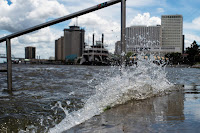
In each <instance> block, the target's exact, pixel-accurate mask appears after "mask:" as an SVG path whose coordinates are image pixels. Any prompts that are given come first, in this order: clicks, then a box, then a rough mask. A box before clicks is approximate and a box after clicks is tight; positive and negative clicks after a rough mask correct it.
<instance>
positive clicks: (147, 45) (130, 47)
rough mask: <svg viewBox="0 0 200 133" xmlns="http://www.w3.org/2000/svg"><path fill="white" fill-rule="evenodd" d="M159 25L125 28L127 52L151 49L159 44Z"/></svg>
mask: <svg viewBox="0 0 200 133" xmlns="http://www.w3.org/2000/svg"><path fill="white" fill-rule="evenodd" d="M160 41H161V26H160V25H157V26H131V27H127V28H126V45H127V52H139V51H143V50H147V51H149V50H151V49H152V47H158V46H160Z"/></svg>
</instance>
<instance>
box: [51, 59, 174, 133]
mask: <svg viewBox="0 0 200 133" xmlns="http://www.w3.org/2000/svg"><path fill="white" fill-rule="evenodd" d="M152 58H153V57H152ZM138 59H139V60H138V65H137V66H132V67H125V66H124V67H113V70H114V71H116V73H117V74H115V75H113V76H111V77H107V79H106V80H105V81H104V82H102V83H100V84H99V85H97V86H96V87H95V88H96V93H95V94H94V95H93V96H91V97H90V98H89V99H88V100H87V101H86V102H85V105H84V107H83V108H82V109H80V110H78V111H74V112H70V113H69V112H68V110H67V109H65V108H63V107H62V105H61V103H58V105H59V107H60V108H61V109H62V110H63V111H64V112H65V115H66V117H65V118H64V119H63V120H62V121H61V122H60V123H59V124H57V125H55V127H53V128H51V129H49V133H60V132H63V131H66V130H68V129H70V128H72V127H74V126H76V125H78V124H81V123H83V122H85V121H86V120H88V119H90V118H92V117H93V116H95V115H99V114H101V113H102V112H103V111H104V110H105V109H106V108H107V107H113V106H116V105H119V104H123V103H125V102H127V101H130V100H133V99H135V100H141V99H147V98H149V97H153V96H156V95H162V94H165V93H167V92H169V91H170V90H171V88H172V87H173V86H174V85H173V84H172V83H170V82H169V81H168V80H167V78H166V72H165V68H164V67H161V66H158V65H156V64H153V63H152V60H151V58H150V59H149V60H145V59H143V58H142V56H141V57H138Z"/></svg>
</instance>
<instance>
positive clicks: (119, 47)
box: [115, 41, 121, 55]
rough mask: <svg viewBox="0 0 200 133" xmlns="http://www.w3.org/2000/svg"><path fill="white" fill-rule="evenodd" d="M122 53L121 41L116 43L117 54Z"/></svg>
mask: <svg viewBox="0 0 200 133" xmlns="http://www.w3.org/2000/svg"><path fill="white" fill-rule="evenodd" d="M120 54H121V41H117V42H116V43H115V55H120Z"/></svg>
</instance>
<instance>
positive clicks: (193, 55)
mask: <svg viewBox="0 0 200 133" xmlns="http://www.w3.org/2000/svg"><path fill="white" fill-rule="evenodd" d="M186 53H187V54H188V57H187V58H188V61H189V64H190V65H194V64H195V63H196V62H198V61H200V57H199V54H200V50H199V45H198V44H197V42H196V41H194V42H193V43H192V44H191V47H188V48H186Z"/></svg>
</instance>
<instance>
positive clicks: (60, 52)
mask: <svg viewBox="0 0 200 133" xmlns="http://www.w3.org/2000/svg"><path fill="white" fill-rule="evenodd" d="M64 50H65V49H64V37H63V36H62V37H61V38H59V39H58V40H56V41H55V60H65V54H64Z"/></svg>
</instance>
